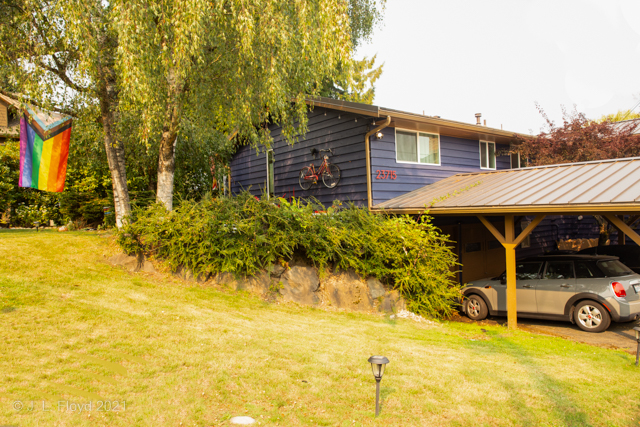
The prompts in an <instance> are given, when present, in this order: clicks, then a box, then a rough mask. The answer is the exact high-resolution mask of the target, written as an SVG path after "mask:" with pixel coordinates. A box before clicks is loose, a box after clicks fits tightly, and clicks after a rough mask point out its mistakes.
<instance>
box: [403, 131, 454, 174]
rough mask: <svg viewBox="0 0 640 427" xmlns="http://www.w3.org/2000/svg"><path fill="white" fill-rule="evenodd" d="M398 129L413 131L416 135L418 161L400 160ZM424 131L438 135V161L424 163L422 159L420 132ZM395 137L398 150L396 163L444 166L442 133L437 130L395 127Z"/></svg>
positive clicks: (427, 133)
mask: <svg viewBox="0 0 640 427" xmlns="http://www.w3.org/2000/svg"><path fill="white" fill-rule="evenodd" d="M398 131H400V132H407V133H413V134H415V135H416V154H417V156H418V161H417V162H410V161H407V160H398ZM421 133H424V134H426V135H435V136H437V137H438V163H422V162H421V161H420V134H421ZM394 137H395V141H394V143H393V145H394V146H395V151H396V163H407V164H410V165H423V166H442V147H441V144H440V134H439V133H436V132H424V131H421V130H413V129H403V128H394Z"/></svg>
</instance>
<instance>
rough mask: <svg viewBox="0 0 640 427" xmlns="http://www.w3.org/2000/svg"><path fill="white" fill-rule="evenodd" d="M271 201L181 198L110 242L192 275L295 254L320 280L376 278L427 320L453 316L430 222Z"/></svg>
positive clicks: (442, 242) (453, 297)
mask: <svg viewBox="0 0 640 427" xmlns="http://www.w3.org/2000/svg"><path fill="white" fill-rule="evenodd" d="M276 202H277V204H276V203H273V202H272V201H268V200H259V199H257V198H255V197H253V196H252V195H250V194H249V193H244V194H241V195H240V196H238V197H236V198H217V199H212V198H205V199H203V200H202V201H201V202H191V201H185V202H183V203H182V204H181V205H180V206H179V207H178V208H177V209H175V210H174V211H172V212H167V211H166V209H164V207H162V206H161V205H154V206H151V207H150V208H148V209H146V210H138V211H137V212H136V213H135V216H136V217H137V218H136V220H135V221H134V222H132V223H131V224H129V225H127V226H125V227H124V228H123V229H122V231H121V232H120V233H119V235H118V243H119V245H120V246H121V247H122V248H123V249H124V250H125V251H126V252H128V253H137V252H145V253H147V254H151V255H153V256H155V257H158V258H162V259H164V260H166V261H167V262H168V263H169V264H170V265H171V267H172V268H174V269H177V268H178V267H179V266H184V267H186V268H189V269H191V270H192V271H194V272H195V273H197V274H199V273H204V274H207V273H219V272H231V273H234V274H236V275H255V274H256V273H257V272H258V271H259V270H261V269H264V268H267V267H268V266H270V265H273V264H274V263H278V262H279V263H284V262H286V261H288V260H290V259H291V258H292V257H293V255H294V254H296V253H297V254H301V255H303V256H305V257H306V258H307V259H308V260H310V261H311V262H312V263H313V264H314V265H315V266H317V267H318V269H319V270H320V274H321V276H322V275H323V274H324V273H325V272H326V270H327V269H328V268H331V267H333V268H336V269H348V268H353V269H354V270H355V271H356V272H357V273H358V274H360V275H361V276H362V277H367V276H375V277H377V278H379V279H380V280H381V281H382V282H383V283H387V284H389V285H391V286H393V287H394V288H396V289H398V290H399V291H400V292H401V293H402V295H404V296H405V297H406V298H407V300H408V301H409V308H410V309H411V310H412V311H415V312H418V313H421V314H425V315H429V316H433V317H443V316H447V315H449V314H451V312H452V311H453V307H454V306H455V304H456V301H457V298H458V297H459V286H458V285H457V284H456V283H454V282H453V280H452V278H453V274H452V267H454V266H455V265H456V258H455V255H454V254H453V252H452V251H451V250H450V249H449V247H448V244H449V241H448V240H447V237H446V236H444V235H442V234H441V233H440V231H439V230H438V229H437V228H436V227H435V226H434V225H433V224H431V222H430V218H428V217H422V218H420V219H419V220H415V219H413V218H411V217H409V216H403V217H395V216H387V215H381V214H372V213H370V212H369V211H367V210H366V209H362V208H356V207H353V206H352V207H349V208H341V207H340V206H339V202H337V204H334V206H331V207H330V208H328V209H327V210H326V213H320V214H319V213H316V211H324V207H322V206H321V205H317V204H316V205H314V204H311V203H309V204H304V203H302V202H300V201H297V200H294V201H292V202H288V201H287V200H285V199H282V198H279V199H277V201H276Z"/></svg>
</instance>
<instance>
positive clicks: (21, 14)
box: [0, 0, 131, 227]
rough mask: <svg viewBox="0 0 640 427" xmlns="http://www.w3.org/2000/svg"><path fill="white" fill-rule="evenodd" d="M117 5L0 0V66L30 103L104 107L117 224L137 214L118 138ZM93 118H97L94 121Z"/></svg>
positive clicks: (79, 110)
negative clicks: (131, 199) (131, 198)
mask: <svg viewBox="0 0 640 427" xmlns="http://www.w3.org/2000/svg"><path fill="white" fill-rule="evenodd" d="M112 13H113V9H112V6H111V5H110V4H109V3H108V2H101V1H98V0H67V1H63V2H59V1H47V0H5V1H3V2H2V3H0V67H2V74H3V76H4V77H5V78H6V79H7V80H8V81H9V82H10V83H11V85H12V87H14V88H15V89H16V90H17V91H18V92H19V96H20V98H21V100H22V101H23V102H25V103H32V102H37V103H39V104H40V105H42V106H43V107H44V108H48V109H58V110H60V109H62V111H64V112H67V113H69V114H72V115H74V116H76V118H78V117H80V118H81V119H82V118H84V119H87V118H86V117H82V114H83V112H86V111H90V110H91V109H89V108H87V106H88V105H96V106H98V107H99V111H100V115H99V117H98V118H97V120H99V121H100V122H101V124H102V128H103V138H104V146H105V150H106V153H107V159H108V162H109V170H110V172H111V180H112V186H113V195H114V202H115V213H116V223H117V225H118V227H121V226H122V221H123V220H124V218H126V217H127V216H128V215H129V214H130V213H131V207H130V203H129V192H128V188H127V176H126V169H125V146H124V142H123V139H122V138H121V137H120V136H119V132H118V124H119V114H118V108H119V100H120V90H119V85H118V76H117V69H116V52H117V47H118V37H117V34H116V32H115V31H114V28H113V25H112V22H113V21H112V18H113V16H112ZM88 119H92V118H88Z"/></svg>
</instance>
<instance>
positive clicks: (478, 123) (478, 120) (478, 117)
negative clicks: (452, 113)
mask: <svg viewBox="0 0 640 427" xmlns="http://www.w3.org/2000/svg"><path fill="white" fill-rule="evenodd" d="M480 117H482V114H481V113H476V124H477V125H480Z"/></svg>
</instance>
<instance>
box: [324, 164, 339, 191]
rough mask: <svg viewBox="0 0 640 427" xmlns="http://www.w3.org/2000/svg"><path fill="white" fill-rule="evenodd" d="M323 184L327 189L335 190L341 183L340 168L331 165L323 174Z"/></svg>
mask: <svg viewBox="0 0 640 427" xmlns="http://www.w3.org/2000/svg"><path fill="white" fill-rule="evenodd" d="M322 182H323V183H324V185H325V187H327V188H333V187H335V186H336V185H338V182H340V168H339V167H338V166H336V165H334V164H330V165H329V167H328V170H326V171H324V172H323V173H322Z"/></svg>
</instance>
